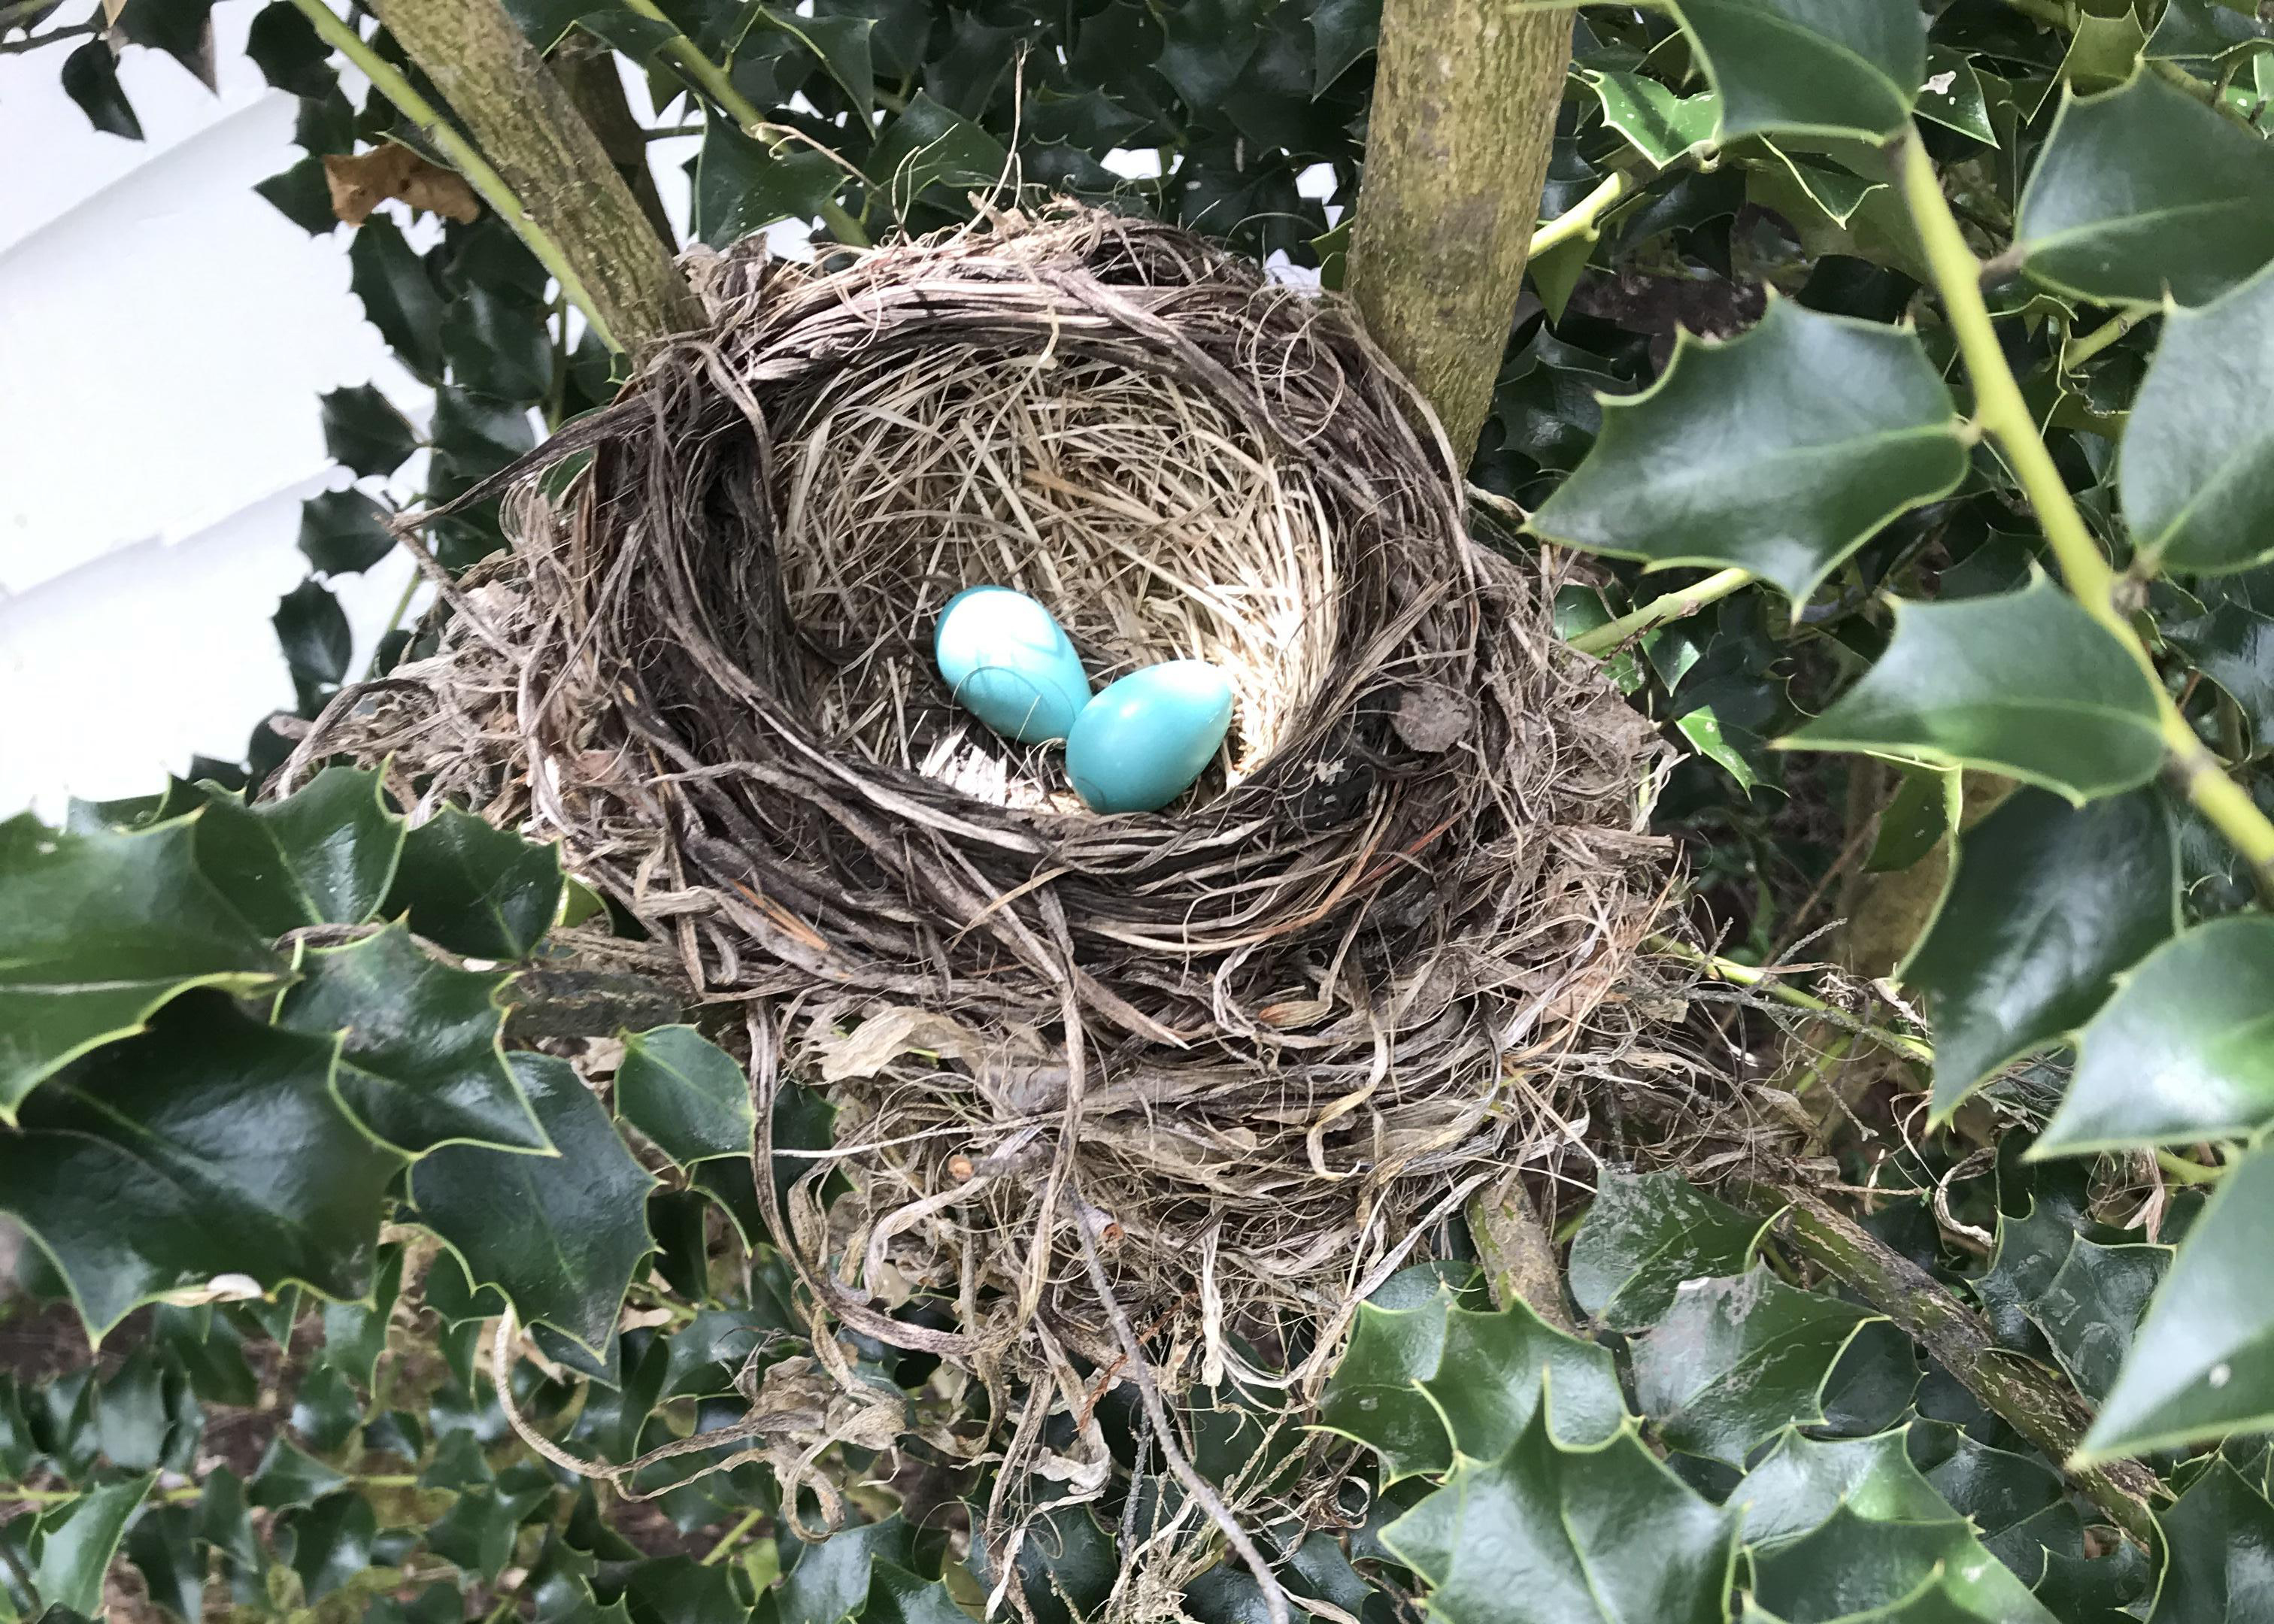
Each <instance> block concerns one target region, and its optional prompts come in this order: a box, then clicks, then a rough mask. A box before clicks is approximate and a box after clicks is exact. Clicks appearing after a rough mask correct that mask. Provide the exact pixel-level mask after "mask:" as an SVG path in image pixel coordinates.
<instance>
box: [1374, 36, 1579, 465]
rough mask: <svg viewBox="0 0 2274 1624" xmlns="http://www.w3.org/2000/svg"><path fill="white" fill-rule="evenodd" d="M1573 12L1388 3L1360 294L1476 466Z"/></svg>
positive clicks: (1543, 176)
mask: <svg viewBox="0 0 2274 1624" xmlns="http://www.w3.org/2000/svg"><path fill="white" fill-rule="evenodd" d="M1571 17H1572V13H1571V12H1570V11H1532V10H1519V9H1518V7H1517V5H1516V4H1512V3H1511V0H1385V4H1383V6H1382V43H1381V46H1380V49H1379V54H1378V56H1377V57H1376V59H1375V67H1374V107H1373V110H1372V111H1371V112H1370V113H1369V114H1368V116H1367V119H1368V122H1367V141H1366V179H1365V183H1364V185H1363V188H1362V190H1361V191H1360V192H1359V206H1358V214H1357V220H1356V223H1355V225H1354V227H1353V233H1354V235H1353V239H1352V244H1351V252H1350V290H1351V293H1352V297H1355V298H1356V299H1357V301H1358V306H1359V312H1360V313H1361V314H1362V315H1363V316H1364V317H1365V319H1366V324H1367V329H1368V330H1369V331H1370V332H1371V333H1372V334H1373V335H1374V340H1375V342H1378V343H1380V344H1381V345H1382V348H1383V349H1384V350H1386V351H1388V352H1389V358H1390V359H1391V360H1393V361H1395V362H1396V363H1397V365H1398V366H1399V367H1400V368H1402V369H1403V370H1404V372H1405V375H1406V376H1407V377H1409V378H1411V379H1412V380H1413V381H1414V383H1415V384H1416V385H1418V386H1419V387H1420V390H1421V393H1422V395H1424V396H1425V397H1426V398H1427V400H1428V402H1429V403H1430V405H1431V406H1433V407H1434V408H1435V409H1436V412H1437V416H1438V418H1439V419H1440V420H1441V421H1442V423H1443V424H1444V425H1445V434H1446V437H1447V438H1448V439H1449V440H1451V441H1452V446H1453V454H1454V455H1455V456H1457V458H1459V459H1460V461H1461V462H1463V463H1466V462H1467V461H1468V459H1469V457H1470V456H1471V455H1472V453H1473V452H1474V451H1475V450H1476V444H1477V433H1478V431H1479V430H1480V429H1481V428H1482V427H1483V426H1484V420H1485V416H1486V413H1487V410H1489V409H1490V407H1491V404H1492V388H1493V380H1494V378H1495V376H1497V375H1498V373H1499V372H1500V362H1501V352H1502V350H1503V349H1504V348H1506V346H1507V343H1508V328H1509V322H1510V320H1511V318H1512V317H1513V316H1514V314H1515V311H1516V299H1517V291H1518V289H1519V288H1520V287H1521V285H1522V283H1523V281H1524V260H1525V249H1526V248H1527V246H1528V245H1529V244H1530V243H1531V241H1532V227H1533V225H1534V224H1535V223H1536V222H1537V221H1538V218H1539V206H1540V192H1541V191H1542V190H1543V189H1544V187H1545V186H1546V184H1547V154H1548V147H1549V143H1550V141H1551V140H1552V139H1553V138H1554V136H1555V109H1556V106H1557V104H1558V103H1559V102H1561V101H1562V94H1563V71H1564V67H1565V65H1566V64H1567V63H1568V62H1569V61H1570V55H1571Z"/></svg>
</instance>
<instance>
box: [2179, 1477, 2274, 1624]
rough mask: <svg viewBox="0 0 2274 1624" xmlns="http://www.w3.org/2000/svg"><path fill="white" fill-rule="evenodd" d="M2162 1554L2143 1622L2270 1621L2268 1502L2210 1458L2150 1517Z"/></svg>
mask: <svg viewBox="0 0 2274 1624" xmlns="http://www.w3.org/2000/svg"><path fill="white" fill-rule="evenodd" d="M2156 1521H2157V1524H2158V1525H2159V1526H2160V1527H2161V1528H2162V1529H2163V1530H2164V1539H2165V1545H2166V1546H2167V1547H2168V1550H2169V1555H2168V1557H2167V1558H2166V1560H2165V1565H2164V1581H2163V1583H2162V1585H2161V1586H2160V1587H2159V1588H2158V1589H2157V1592H2156V1610H2155V1611H2154V1612H2153V1613H2150V1614H2149V1615H2148V1624H2196V1620H2241V1619H2255V1618H2274V1505H2269V1504H2268V1503H2267V1500H2266V1496H2265V1495H2264V1494H2263V1493H2262V1492H2259V1491H2258V1490H2257V1489H2255V1488H2253V1487H2252V1486H2251V1485H2250V1484H2249V1483H2248V1481H2247V1480H2246V1479H2245V1478H2244V1477H2243V1476H2242V1474H2241V1473H2240V1472H2239V1471H2237V1470H2235V1469H2234V1468H2233V1466H2232V1465H2231V1464H2229V1463H2228V1462H2225V1461H2224V1460H2219V1459H2218V1458H2216V1457H2214V1458H2213V1459H2212V1461H2211V1462H2210V1465H2209V1466H2208V1467H2206V1468H2205V1469H2204V1470H2203V1471H2202V1475H2201V1476H2199V1477H2196V1478H2195V1481H2194V1482H2193V1483H2191V1484H2189V1485H2187V1492H2185V1493H2184V1494H2182V1495H2180V1498H2179V1500H2177V1501H2176V1502H2175V1503H2174V1504H2173V1505H2172V1507H2171V1509H2170V1510H2168V1511H2165V1512H2163V1513H2161V1514H2160V1515H2158V1516H2157V1519H2156Z"/></svg>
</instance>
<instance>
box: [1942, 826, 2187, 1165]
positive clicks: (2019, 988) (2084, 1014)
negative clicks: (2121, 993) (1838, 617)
mask: <svg viewBox="0 0 2274 1624" xmlns="http://www.w3.org/2000/svg"><path fill="white" fill-rule="evenodd" d="M2179 861H2180V858H2179V836H2178V831H2177V830H2176V829H2175V828H2174V827H2173V825H2172V819H2171V816H2170V815H2169V814H2168V813H2166V812H2165V809H2164V803H2163V801H2162V800H2161V799H2160V798H2159V797H2158V796H2157V793H2155V792H2154V791H2153V790H2150V789H2141V790H2134V791H2131V792H2130V793H2126V794H2122V795H2113V796H2111V797H2109V798H2108V799H2107V800H2105V801H2093V802H2091V803H2090V804H2089V805H2086V806H2082V807H2074V806H2071V805H2070V804H2069V803H2068V802H2067V801H2064V800H2062V799H2061V797H2059V795H2056V794H2053V793H2051V792H2050V791H2047V790H2041V789H2028V788H2024V789H2020V790H2016V791H2015V792H2014V793H2013V794H2011V795H2009V796H2008V797H2007V799H2006V800H2005V801H2002V802H2001V803H2000V804H1999V806H1998V808H1997V809H1996V810H1994V811H1992V813H1991V814H1990V816H1987V817H1985V818H1984V819H1983V820H1982V822H1981V823H1977V824H1976V825H1975V826H1974V827H1973V828H1972V829H1969V830H1968V831H1965V832H1964V833H1962V834H1961V835H1960V836H1959V837H1958V857H1957V861H1955V862H1954V864H1953V865H1952V868H1951V876H1950V880H1949V883H1948V885H1947V886H1946V889H1945V890H1944V892H1943V897H1942V901H1941V904H1940V906H1939V907H1938V908H1937V909H1936V911H1935V914H1934V919H1933V921H1932V922H1931V923H1930V924H1929V925H1928V927H1927V929H1926V932H1925V934H1924V936H1921V938H1920V939H1919V943H1918V945H1917V946H1916V948H1914V949H1913V950H1912V952H1911V956H1910V959H1909V962H1908V963H1907V964H1906V965H1905V966H1903V969H1902V972H1901V974H1902V977H1903V979H1904V980H1905V981H1908V982H1909V984H1910V985H1912V986H1914V987H1916V988H1918V989H1921V990H1922V991H1924V992H1925V993H1926V994H1927V995H1928V997H1929V1000H1930V1004H1931V1011H1932V1013H1933V1017H1934V1101H1933V1103H1934V1116H1935V1119H1936V1120H1938V1121H1941V1120H1946V1119H1947V1118H1948V1117H1949V1116H1950V1114H1951V1113H1952V1112H1953V1111H1954V1110H1956V1109H1958V1106H1959V1103H1960V1101H1962V1100H1964V1099H1965V1098H1966V1097H1967V1096H1968V1095H1969V1094H1971V1093H1972V1092H1973V1091H1974V1089H1975V1088H1976V1087H1977V1086H1978V1085H1979V1084H1980V1083H1981V1082H1982V1081H1983V1080H1984V1079H1986V1078H1988V1077H1989V1076H1991V1075H1992V1073H1993V1072H1995V1071H1997V1070H1998V1069H1999V1067H2001V1066H2003V1065H2005V1064H2007V1062H2009V1061H2011V1060H2014V1059H2015V1058H2017V1057H2018V1056H2022V1055H2024V1054H2027V1053H2029V1051H2030V1050H2031V1049H2038V1048H2041V1047H2043V1046H2044V1045H2045V1044H2048V1043H2051V1042H2053V1041H2056V1040H2057V1039H2059V1038H2060V1037H2061V1036H2062V1035H2063V1034H2066V1033H2068V1032H2071V1031H2073V1030H2074V1029H2075V1028H2076V1027H2078V1026H2082V1024H2083V1023H2084V1022H2085V1021H2086V1020H2088V1019H2090V1018H2091V1016H2092V1013H2093V1011H2096V1010H2097V1009H2098V1008H2099V1007H2100V1005H2101V1004H2102V1003H2103V1002H2104V1001H2105V999H2106V998H2107V996H2108V995H2109V991H2110V989H2111V988H2112V986H2113V985H2114V978H2115V976H2116V974H2117V973H2118V972H2119V971H2121V970H2123V969H2125V968H2127V966H2131V965H2133V964H2135V963H2136V962H2138V960H2139V959H2140V957H2141V956H2142V954H2144V953H2146V952H2147V951H2149V950H2150V949H2151V948H2153V947H2154V946H2155V945H2156V944H2157V943H2158V942H2161V941H2163V940H2164V939H2165V937H2167V936H2170V935H2171V934H2172V932H2173V931H2174V930H2176V929H2179Z"/></svg>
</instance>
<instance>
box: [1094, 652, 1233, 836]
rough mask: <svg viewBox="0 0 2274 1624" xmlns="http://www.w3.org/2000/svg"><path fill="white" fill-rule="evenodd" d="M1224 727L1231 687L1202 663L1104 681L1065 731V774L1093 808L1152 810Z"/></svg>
mask: <svg viewBox="0 0 2274 1624" xmlns="http://www.w3.org/2000/svg"><path fill="white" fill-rule="evenodd" d="M1230 727H1231V683H1229V682H1227V681H1225V680H1224V673H1222V672H1221V671H1218V670H1217V669H1216V667H1215V666H1214V665H1209V663H1208V661H1206V660H1169V661H1166V662H1164V663H1163V664H1161V665H1147V666H1145V667H1143V668H1142V669H1141V670H1138V671H1133V672H1131V673H1129V674H1128V675H1127V676H1126V677H1123V678H1122V679H1121V680H1118V681H1117V682H1113V683H1111V684H1109V685H1108V686H1107V688H1106V689H1105V691H1104V692H1103V693H1102V694H1100V695H1098V696H1097V697H1096V698H1095V699H1093V700H1091V701H1090V702H1089V703H1088V705H1086V706H1084V707H1083V708H1082V712H1081V715H1080V716H1078V717H1076V718H1074V723H1073V732H1072V733H1068V734H1067V735H1066V777H1068V778H1072V779H1073V793H1075V794H1077V795H1079V796H1081V801H1082V804H1083V805H1084V806H1086V807H1088V808H1089V809H1090V810H1091V811H1093V812H1152V811H1156V810H1157V809H1159V808H1162V807H1165V806H1167V805H1168V804H1169V803H1170V802H1171V801H1174V800H1175V799H1176V798H1177V797H1178V795H1181V794H1183V793H1185V791H1186V789H1187V788H1189V787H1191V785H1192V782H1193V779H1194V778H1198V777H1200V776H1201V769H1202V768H1204V767H1206V766H1207V765H1208V764H1209V758H1210V757H1211V756H1214V755H1215V754H1216V748H1217V747H1218V746H1219V745H1221V744H1222V743H1223V742H1224V733H1225V732H1226V731H1227V730H1228V729H1229V728H1230Z"/></svg>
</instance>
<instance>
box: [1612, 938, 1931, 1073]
mask: <svg viewBox="0 0 2274 1624" xmlns="http://www.w3.org/2000/svg"><path fill="white" fill-rule="evenodd" d="M1643 945H1644V946H1645V947H1646V948H1648V949H1650V951H1653V952H1654V953H1664V954H1666V955H1667V956H1668V958H1672V959H1681V960H1683V962H1684V963H1687V964H1690V965H1694V966H1697V967H1698V969H1700V970H1703V971H1704V972H1705V973H1706V974H1708V975H1710V976H1712V977H1713V979H1714V980H1715V981H1728V982H1731V983H1733V984H1734V985H1736V986H1739V987H1749V988H1752V989H1755V990H1757V991H1758V992H1760V993H1762V994H1763V995H1764V996H1767V997H1771V998H1773V999H1775V1000H1776V1001H1777V1002H1778V1003H1779V1004H1789V1005H1791V1006H1792V1007H1793V1008H1794V1009H1796V1010H1806V1011H1810V1012H1811V1014H1816V1015H1822V1016H1824V1017H1826V1018H1827V1019H1830V1020H1831V1021H1833V1022H1834V1024H1835V1025H1838V1026H1842V1027H1844V1028H1846V1029H1847V1030H1848V1031H1849V1032H1852V1033H1854V1034H1856V1035H1857V1036H1858V1037H1866V1038H1869V1039H1871V1041H1873V1042H1874V1043H1877V1044H1878V1045H1879V1047H1880V1048H1882V1049H1888V1050H1890V1051H1892V1052H1893V1053H1895V1054H1898V1055H1901V1056H1903V1057H1904V1058H1905V1059H1906V1060H1916V1061H1917V1062H1918V1063H1919V1064H1921V1065H1932V1064H1934V1049H1933V1048H1932V1047H1931V1045H1929V1044H1926V1043H1923V1042H1921V1041H1919V1040H1918V1039H1916V1038H1915V1037H1910V1036H1908V1035H1906V1034H1903V1033H1901V1032H1890V1031H1888V1030H1887V1029H1886V1027H1885V1026H1873V1025H1872V1024H1871V1022H1869V1021H1866V1020H1858V1019H1856V1017H1854V1016H1853V1015H1850V1014H1849V1012H1848V1011H1845V1010H1843V1009H1841V1007H1840V1006H1839V1005H1838V1004H1829V1003H1826V1001H1825V1000H1824V999H1822V998H1819V997H1817V996H1815V995H1814V994H1812V993H1805V992H1803V991H1801V990H1800V989H1799V988H1797V987H1788V986H1786V985H1785V984H1784V983H1783V982H1781V981H1777V980H1776V979H1774V972H1773V971H1768V970H1763V969H1759V968H1758V967H1757V966H1752V965H1744V964H1739V963H1737V962H1736V960H1735V959H1722V958H1719V957H1717V956H1715V955H1714V954H1712V953H1709V952H1706V951H1705V950H1704V949H1702V948H1697V947H1692V946H1691V945H1690V944H1689V943H1687V942H1678V941H1676V940H1675V938H1674V937H1672V936H1650V937H1647V938H1645V941H1644V943H1643Z"/></svg>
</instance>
